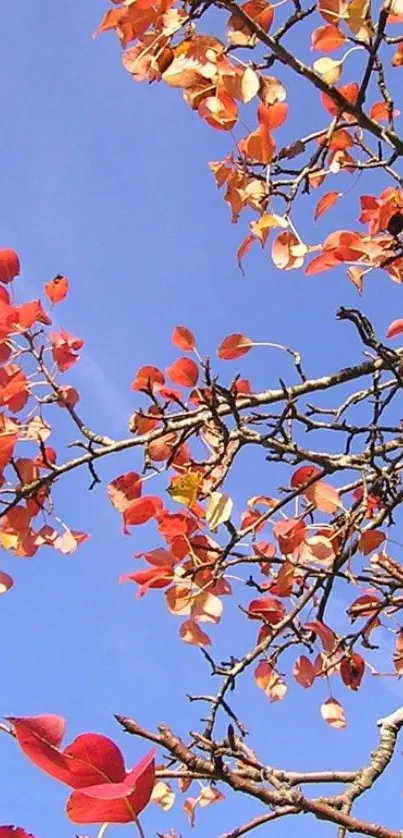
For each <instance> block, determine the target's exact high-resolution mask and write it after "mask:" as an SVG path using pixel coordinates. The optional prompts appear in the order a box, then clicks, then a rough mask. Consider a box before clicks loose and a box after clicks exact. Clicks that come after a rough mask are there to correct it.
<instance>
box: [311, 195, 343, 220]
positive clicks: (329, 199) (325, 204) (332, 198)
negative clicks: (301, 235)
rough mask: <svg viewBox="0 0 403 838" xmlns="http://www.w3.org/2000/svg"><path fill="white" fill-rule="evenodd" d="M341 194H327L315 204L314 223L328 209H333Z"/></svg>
mask: <svg viewBox="0 0 403 838" xmlns="http://www.w3.org/2000/svg"><path fill="white" fill-rule="evenodd" d="M341 194H342V193H341V192H327V193H326V195H323V196H322V198H321V199H320V200H319V201H318V203H317V204H316V208H315V215H314V219H315V221H317V220H318V218H320V216H321V215H323V213H325V212H327V211H328V210H329V209H331V208H332V207H334V205H335V204H336V203H337V201H338V199H339V198H340V196H341Z"/></svg>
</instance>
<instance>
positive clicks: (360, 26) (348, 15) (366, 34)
mask: <svg viewBox="0 0 403 838" xmlns="http://www.w3.org/2000/svg"><path fill="white" fill-rule="evenodd" d="M369 8H370V0H351V3H350V4H349V5H348V7H347V10H346V12H345V14H344V20H345V21H346V23H347V26H348V28H349V29H350V31H351V32H352V33H353V35H355V36H356V38H358V40H360V41H365V42H366V43H368V41H369V40H370V37H371V35H372V33H373V29H372V26H371V21H370V18H369Z"/></svg>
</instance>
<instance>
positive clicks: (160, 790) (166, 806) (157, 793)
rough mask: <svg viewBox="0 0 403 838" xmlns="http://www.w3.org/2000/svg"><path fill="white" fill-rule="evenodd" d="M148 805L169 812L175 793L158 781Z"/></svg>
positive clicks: (165, 784)
mask: <svg viewBox="0 0 403 838" xmlns="http://www.w3.org/2000/svg"><path fill="white" fill-rule="evenodd" d="M150 803H157V805H158V806H160V807H161V809H162V810H163V811H164V812H169V810H170V809H172V806H173V805H174V803H175V793H174V792H173V791H172V789H171V786H170V785H169V784H168V783H164V782H163V781H162V780H159V781H158V782H157V783H156V784H155V786H154V788H153V790H152V794H151V797H150ZM0 838H1V835H0Z"/></svg>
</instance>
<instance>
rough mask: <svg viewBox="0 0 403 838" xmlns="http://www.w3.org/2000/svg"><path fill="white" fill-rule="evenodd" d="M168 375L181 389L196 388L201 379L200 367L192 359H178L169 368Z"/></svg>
mask: <svg viewBox="0 0 403 838" xmlns="http://www.w3.org/2000/svg"><path fill="white" fill-rule="evenodd" d="M166 374H167V375H168V376H169V378H170V379H171V381H173V383H174V384H179V386H180V387H195V386H196V384H197V380H198V378H199V367H198V366H197V364H196V361H193V360H192V359H191V358H178V360H177V361H174V363H173V364H172V365H171V366H170V367H168V369H167V370H166Z"/></svg>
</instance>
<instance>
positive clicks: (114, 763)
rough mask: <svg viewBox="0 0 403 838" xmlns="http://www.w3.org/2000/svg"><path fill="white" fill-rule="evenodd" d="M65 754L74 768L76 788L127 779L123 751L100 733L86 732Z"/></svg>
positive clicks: (72, 780)
mask: <svg viewBox="0 0 403 838" xmlns="http://www.w3.org/2000/svg"><path fill="white" fill-rule="evenodd" d="M64 755H65V757H66V758H67V760H68V764H69V767H70V782H69V785H71V786H72V787H73V788H83V787H84V786H92V785H95V784H97V783H99V782H109V783H120V782H121V781H122V780H123V779H124V777H125V763H124V759H123V755H122V752H121V750H120V748H118V746H117V745H115V743H114V742H112V740H111V739H108V737H107V736H101V735H100V734H99V733H82V734H81V735H80V736H77V738H76V739H74V741H73V742H72V743H71V744H70V745H68V746H67V748H66V749H65V751H64Z"/></svg>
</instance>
